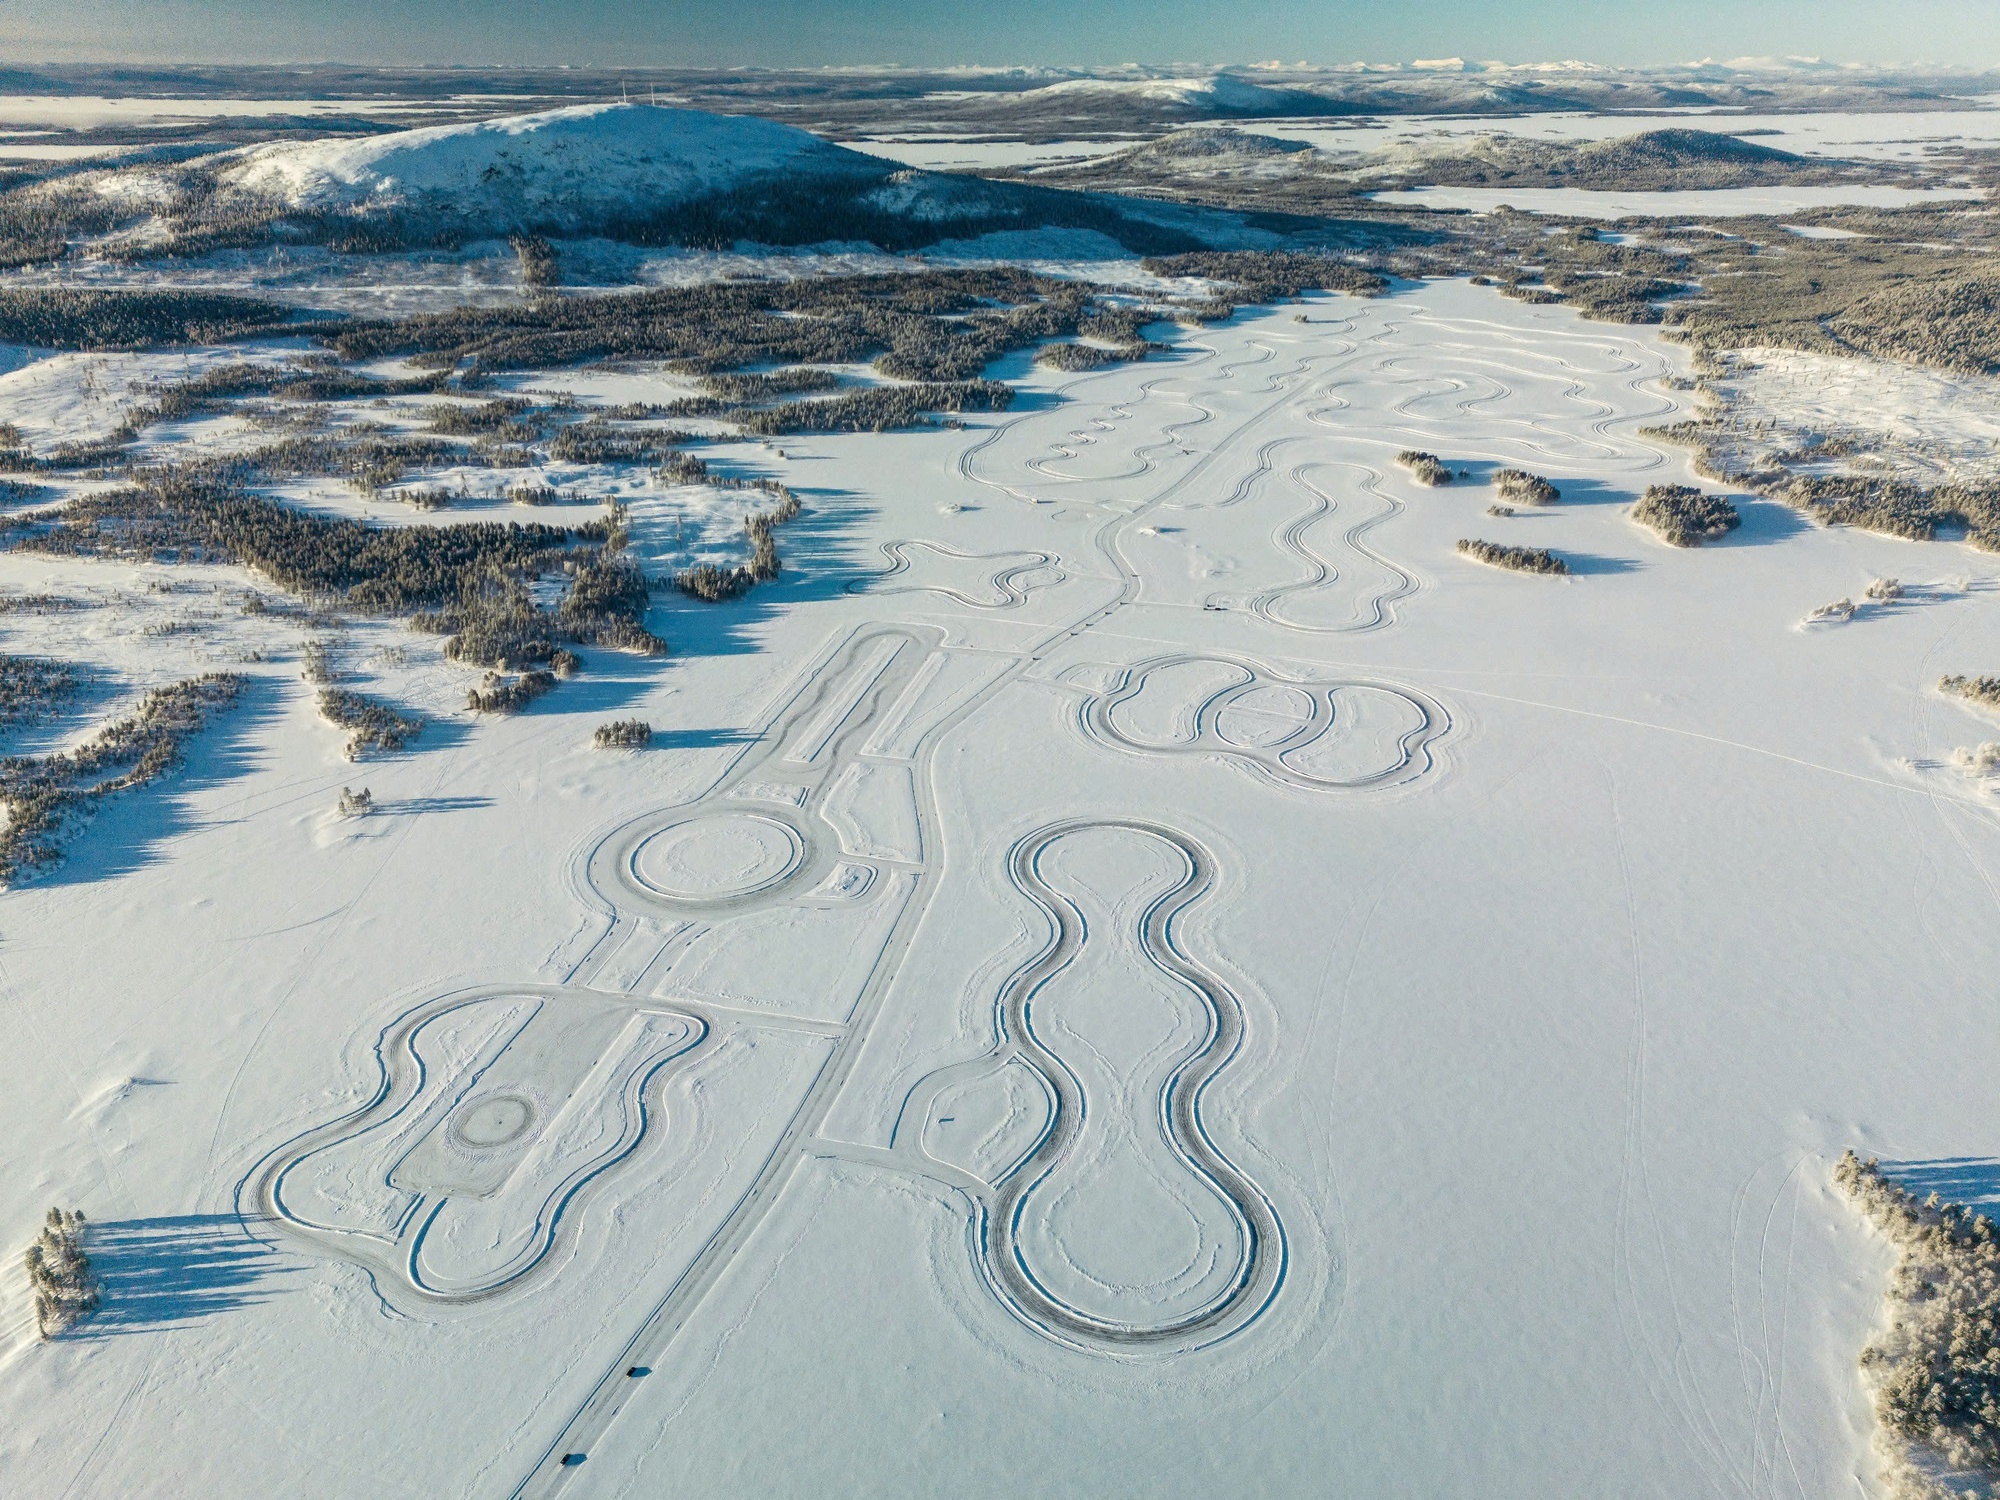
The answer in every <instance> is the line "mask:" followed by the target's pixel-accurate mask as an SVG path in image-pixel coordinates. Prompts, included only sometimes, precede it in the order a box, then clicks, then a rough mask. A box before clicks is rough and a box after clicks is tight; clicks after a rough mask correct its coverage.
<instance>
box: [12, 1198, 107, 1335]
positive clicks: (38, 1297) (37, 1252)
mask: <svg viewBox="0 0 2000 1500" xmlns="http://www.w3.org/2000/svg"><path fill="white" fill-rule="evenodd" d="M87 1227H88V1226H87V1225H86V1223H85V1221H84V1217H83V1214H82V1213H81V1212H80V1211H78V1210H76V1209H68V1210H64V1209H60V1208H52V1209H50V1210H49V1214H48V1218H47V1219H46V1220H45V1221H43V1224H42V1231H41V1233H40V1234H38V1235H36V1236H35V1239H34V1242H33V1243H32V1244H30V1245H29V1246H28V1249H27V1253H26V1254H25V1255H24V1256H23V1257H22V1258H23V1260H24V1261H25V1263H26V1266H27V1271H28V1287H29V1290H30V1292H31V1293H32V1294H33V1296H34V1299H35V1331H36V1332H38V1333H39V1334H40V1335H41V1336H42V1337H43V1338H45V1339H52V1338H55V1337H56V1336H57V1335H58V1334H61V1333H65V1332H67V1331H68V1330H69V1329H71V1328H74V1327H75V1326H76V1325H77V1324H78V1323H80V1322H82V1321H83V1320H84V1319H85V1318H87V1317H89V1316H90V1315H91V1314H92V1313H94V1312H96V1311H97V1308H98V1305H99V1303H100V1302H102V1300H103V1290H102V1288H101V1287H100V1286H99V1285H98V1281H97V1272H96V1270H95V1269H94V1268H93V1267H92V1266H91V1264H90V1256H89V1255H88V1254H87V1253H85V1251H84V1247H83V1237H84V1231H85V1229H86V1228H87Z"/></svg>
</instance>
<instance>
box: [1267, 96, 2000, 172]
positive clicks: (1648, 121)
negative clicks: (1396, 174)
mask: <svg viewBox="0 0 2000 1500" xmlns="http://www.w3.org/2000/svg"><path fill="white" fill-rule="evenodd" d="M1968 102H1970V101H1968ZM1245 128H1246V129H1249V130H1253V131H1255V132H1256V133H1257V134H1259V135H1272V136H1276V137H1278V138H1279V139H1280V140H1291V141H1305V142H1308V143H1309V144H1311V145H1315V146H1319V147H1321V148H1323V149H1325V150H1328V151H1353V152H1363V151H1379V150H1381V149H1383V148H1384V147H1386V146H1392V145H1396V144H1399V143H1402V142H1408V141H1424V142H1430V143H1436V142H1439V141H1446V140H1450V139H1452V138H1454V137H1465V136H1481V135H1492V134H1494V133H1495V132H1496V131H1500V132H1504V133H1505V134H1508V135H1514V136H1520V137H1522V138H1524V139H1529V140H1545V141H1556V140H1574V141H1601V140H1612V139H1614V138H1616V137H1619V136H1628V135H1637V134H1639V133H1640V132H1641V131H1648V130H1686V129H1689V128H1692V129H1696V130H1714V131H1719V132H1722V133H1724V134H1728V135H1736V136H1747V137H1750V138H1753V139H1755V140H1756V141H1757V142H1758V143H1759V144H1760V145H1765V146H1775V147H1776V148H1778V149H1779V150H1781V151H1795V152H1798V153H1800V154H1802V155H1808V156H1832V157H1838V158H1841V159H1844V160H1863V161H1896V160H1921V159H1922V158H1923V157H1925V156H1928V155H1930V154H1931V153H1932V152H1934V151H1937V150H1958V149H1962V148H1966V147H1983V146H1992V145H1994V144H2000V109H1994V108H1991V107H1990V106H1989V107H1987V108H1972V109H1939V110H1915V111H1911V110H1898V111H1884V112H1882V113H1870V112H1868V111H1866V110H1851V111H1850V110H1840V111H1829V112H1825V113H1817V112H1808V113H1801V114H1773V115H1759V114H1738V113H1734V112H1731V111H1725V110H1708V109H1687V110H1670V111H1664V112H1662V113H1659V114H1529V115H1519V116H1514V117H1511V118H1502V119H1494V118H1491V117H1486V118H1480V117H1476V116H1475V117H1467V116H1464V115H1456V116H1453V115H1403V116H1393V115H1391V116H1377V117H1374V118H1370V119H1362V120H1358V121H1356V122H1354V123H1353V124H1335V123H1331V122H1328V121H1326V120H1319V119H1306V120H1258V121H1256V122H1255V123H1254V124H1250V125H1247V126H1246V127H1245Z"/></svg>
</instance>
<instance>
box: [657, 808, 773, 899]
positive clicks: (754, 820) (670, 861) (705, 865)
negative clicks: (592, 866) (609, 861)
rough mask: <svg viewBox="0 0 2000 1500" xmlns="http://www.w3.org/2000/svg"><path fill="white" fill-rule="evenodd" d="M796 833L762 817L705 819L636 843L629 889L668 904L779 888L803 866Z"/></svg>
mask: <svg viewBox="0 0 2000 1500" xmlns="http://www.w3.org/2000/svg"><path fill="white" fill-rule="evenodd" d="M805 857H806V843H805V840H804V839H803V838H802V837H800V835H799V832H798V830H797V829H795V828H792V827H791V826H790V825H789V824H785V823H781V822H779V821H778V820H777V819H776V818H772V817H767V816H765V815H764V814H762V813H752V812H742V813H706V814H703V815H701V816H698V817H693V818H689V819H687V820H686V821H685V822H680V823H669V824H668V825H667V826H666V827H665V828H662V829H660V830H658V831H657V832H655V833H649V834H647V835H646V836H645V837H644V838H642V839H641V840H639V842H638V843H637V845H635V846H634V847H633V849H632V853H631V856H630V857H629V859H628V860H627V862H626V871H627V873H628V874H629V875H630V876H631V879H632V883H633V884H634V885H636V886H637V887H639V888H640V889H641V890H646V891H651V892H652V893H653V894H654V895H656V896H662V897H665V898H666V899H667V900H669V901H689V902H706V901H735V900H740V899H742V898H743V897H745V896H754V895H756V894H757V893H758V892H760V891H767V890H769V889H770V888H771V887H773V886H775V885H779V884H782V883H783V882H784V881H785V880H786V879H787V878H789V877H790V876H791V875H792V874H794V873H795V872H796V871H797V870H798V868H799V866H800V865H801V864H803V863H804V862H805Z"/></svg>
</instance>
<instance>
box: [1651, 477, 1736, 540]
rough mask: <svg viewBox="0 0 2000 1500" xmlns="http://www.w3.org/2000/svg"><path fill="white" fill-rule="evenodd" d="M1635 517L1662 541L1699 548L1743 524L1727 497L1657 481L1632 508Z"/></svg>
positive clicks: (1682, 485) (1691, 487)
mask: <svg viewBox="0 0 2000 1500" xmlns="http://www.w3.org/2000/svg"><path fill="white" fill-rule="evenodd" d="M1632 519H1633V520H1635V521H1637V522H1638V523H1639V524H1640V525H1642V526H1650V527H1651V528H1652V529H1653V530H1654V531H1655V532H1657V533H1658V534H1659V537H1660V540H1662V541H1664V542H1667V543H1669V544H1671V545H1673V546H1675V547H1698V546H1700V545H1701V544H1702V543H1703V542H1705V541H1713V540H1714V539H1715V538H1716V537H1719V536H1726V535H1728V533H1730V532H1731V531H1733V530H1735V529H1736V528H1737V527H1738V526H1741V525H1742V524H1743V517H1742V516H1741V515H1740V514H1739V513H1738V512H1737V509H1736V507H1735V506H1734V505H1732V504H1731V503H1730V502H1729V501H1728V500H1727V499H1725V498H1724V497H1723V496H1721V495H1711V494H1708V493H1706V492H1705V491H1703V490H1698V489H1696V488H1695V487H1694V486H1693V485H1688V484H1653V485H1648V486H1647V487H1646V493H1645V494H1643V495H1641V496H1640V497H1639V503H1638V504H1637V505H1635V506H1633V507H1632Z"/></svg>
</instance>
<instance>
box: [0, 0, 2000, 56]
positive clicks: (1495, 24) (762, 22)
mask: <svg viewBox="0 0 2000 1500" xmlns="http://www.w3.org/2000/svg"><path fill="white" fill-rule="evenodd" d="M1779 54H1795V55H1812V56H1823V57H1826V58H1829V59H1834V60H1839V61H1851V62H1883V63H1890V62H1895V63H1900V62H1950V63H1957V64H1965V65H1977V66H1994V65H2000V4H1996V3H1995V0H1866V3H1863V0H1644V3H1642V0H1250V3H1247V4H1246V3H1235V4H1229V3H1218V0H0V57H4V58H6V59H8V60H11V61H32V60H38V59H46V60H65V59H74V60H101V59H130V60H157V61H171V60H200V61H206V60H228V59H238V60H244V61H284V60H306V59H334V60H341V61H353V62H491V63H575V64H585V65H590V64H597V65H603V64H634V65H637V64H650V65H660V66H715V65H738V64H750V65H758V64H761V65H769V66H810V65H816V64H863V63H901V64H909V65H918V66H929V65H940V64H949V63H977V64H994V65H998V64H1019V63H1043V64H1050V65H1071V66H1081V65H1102V64H1112V63H1120V62H1253V61H1258V60H1264V59H1282V60H1284V61H1287V62H1290V61H1310V62H1315V63H1333V62H1348V61H1353V60H1355V59H1368V60H1372V61H1383V62H1387V61H1402V60H1408V59H1411V58H1417V57H1437V56H1454V55H1455V56H1465V57H1474V58H1498V59H1502V60H1507V61H1514V62H1522V61H1538V60H1545V59H1555V58H1583V59H1587V60H1590V61H1594V62H1607V63H1618V64H1646V63H1666V62H1684V61H1690V60H1693V59H1695V58H1700V57H1721V58H1726V57H1733V56H1743V55H1779Z"/></svg>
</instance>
